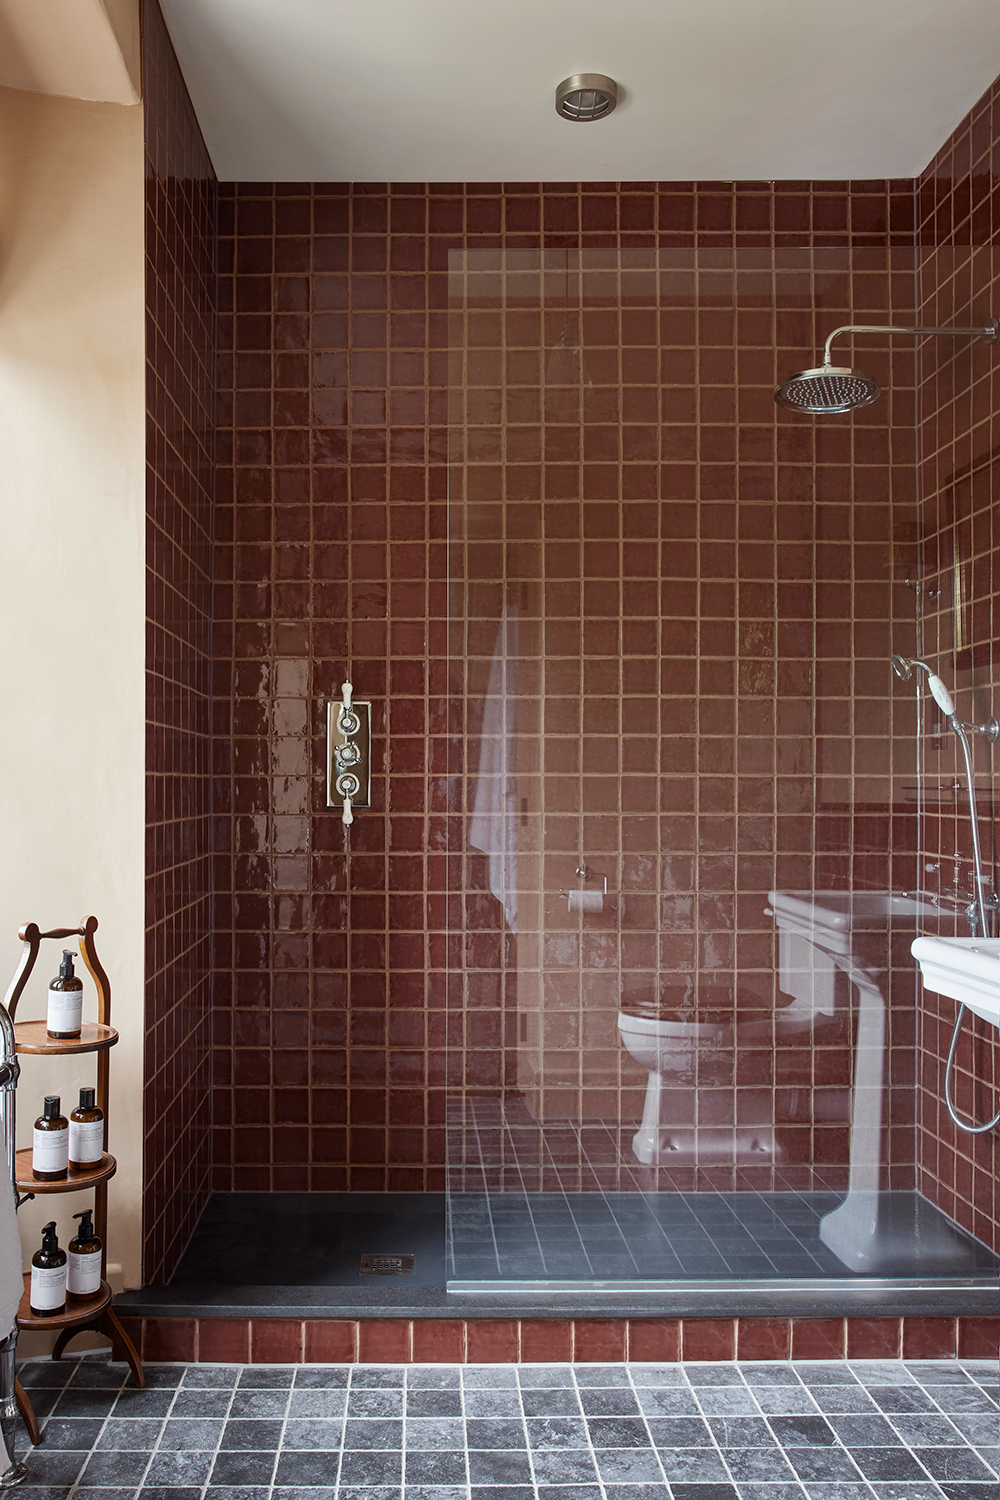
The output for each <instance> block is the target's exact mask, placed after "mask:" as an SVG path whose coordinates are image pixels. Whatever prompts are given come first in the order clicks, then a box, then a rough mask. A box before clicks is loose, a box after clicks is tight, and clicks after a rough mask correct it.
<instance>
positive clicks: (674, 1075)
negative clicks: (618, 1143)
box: [618, 1010, 727, 1166]
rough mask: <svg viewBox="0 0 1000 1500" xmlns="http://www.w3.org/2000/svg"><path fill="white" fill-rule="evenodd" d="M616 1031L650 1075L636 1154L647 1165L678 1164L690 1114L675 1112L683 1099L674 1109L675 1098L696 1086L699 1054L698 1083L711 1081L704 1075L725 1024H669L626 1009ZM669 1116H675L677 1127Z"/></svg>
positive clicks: (620, 1014) (635, 1140) (635, 1143)
mask: <svg viewBox="0 0 1000 1500" xmlns="http://www.w3.org/2000/svg"><path fill="white" fill-rule="evenodd" d="M618 1030H619V1031H620V1032H621V1037H622V1041H623V1042H624V1043H625V1046H626V1047H627V1048H628V1050H629V1052H630V1053H631V1054H632V1056H633V1057H634V1058H635V1060H636V1062H637V1063H641V1064H642V1066H643V1067H644V1068H648V1070H649V1082H648V1084H647V1085H646V1102H645V1105H644V1107H643V1111H642V1124H641V1125H640V1126H639V1129H638V1130H637V1131H636V1133H635V1135H634V1136H633V1137H632V1151H633V1154H634V1155H635V1158H636V1160H637V1161H641V1162H642V1163H643V1164H644V1165H645V1166H657V1165H660V1164H661V1163H662V1164H666V1163H668V1162H669V1161H670V1160H671V1158H672V1157H673V1158H674V1159H676V1152H677V1146H676V1140H675V1138H676V1136H677V1133H678V1132H677V1126H678V1124H681V1125H682V1128H683V1124H682V1122H686V1117H687V1110H686V1109H684V1108H682V1107H677V1106H679V1105H680V1100H676V1101H675V1108H674V1109H673V1110H671V1109H670V1099H671V1095H674V1094H680V1093H681V1092H683V1093H685V1094H687V1093H689V1092H690V1090H691V1089H693V1088H694V1087H695V1086H696V1084H697V1082H698V1080H699V1073H698V1068H697V1064H698V1055H699V1053H701V1062H702V1066H701V1073H700V1081H701V1082H702V1083H706V1082H708V1081H709V1080H708V1079H707V1078H706V1077H705V1070H706V1067H709V1068H710V1066H711V1049H712V1048H713V1047H718V1046H720V1045H722V1043H723V1041H724V1039H725V1035H726V1030H727V1028H726V1027H725V1026H724V1025H723V1024H722V1023H721V1022H719V1023H717V1022H704V1021H702V1022H698V1021H677V1020H673V1021H670V1020H664V1019H662V1018H661V1017H659V1016H657V1015H652V1014H651V1015H636V1014H635V1013H633V1012H629V1011H624V1010H622V1011H619V1012H618ZM686 1103H687V1100H685V1101H684V1104H686ZM671 1114H674V1115H675V1120H674V1124H673V1126H671V1124H670V1118H669V1117H670V1115H671ZM687 1123H690V1122H687Z"/></svg>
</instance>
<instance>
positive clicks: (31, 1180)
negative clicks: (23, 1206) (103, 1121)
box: [16, 1146, 118, 1193]
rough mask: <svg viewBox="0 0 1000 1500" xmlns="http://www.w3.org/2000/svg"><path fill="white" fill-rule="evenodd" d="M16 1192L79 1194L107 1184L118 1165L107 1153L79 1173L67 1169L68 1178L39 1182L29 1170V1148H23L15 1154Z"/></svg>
mask: <svg viewBox="0 0 1000 1500" xmlns="http://www.w3.org/2000/svg"><path fill="white" fill-rule="evenodd" d="M16 1171H17V1190H18V1192H19V1193H79V1192H80V1191H81V1190H82V1189H83V1188H89V1187H96V1186H97V1184H98V1183H99V1182H107V1180H108V1178H109V1177H113V1176H114V1175H115V1173H116V1172H117V1171H118V1163H117V1162H116V1161H115V1159H114V1157H113V1156H111V1155H110V1154H109V1153H108V1152H107V1151H105V1153H104V1155H103V1156H102V1157H101V1159H100V1161H98V1162H95V1163H94V1165H93V1166H92V1167H82V1168H81V1169H80V1170H79V1171H74V1170H73V1168H72V1167H70V1169H69V1176H68V1177H64V1178H61V1179H59V1180H58V1181H57V1182H40V1181H39V1180H38V1178H37V1177H36V1176H35V1175H34V1174H33V1173H32V1170H31V1147H30V1146H25V1148H24V1150H23V1151H19V1152H18V1153H17V1167H16Z"/></svg>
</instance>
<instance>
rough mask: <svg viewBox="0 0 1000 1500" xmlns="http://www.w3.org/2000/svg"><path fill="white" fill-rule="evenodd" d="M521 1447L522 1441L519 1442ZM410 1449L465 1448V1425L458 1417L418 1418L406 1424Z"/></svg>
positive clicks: (407, 1442) (408, 1447)
mask: <svg viewBox="0 0 1000 1500" xmlns="http://www.w3.org/2000/svg"><path fill="white" fill-rule="evenodd" d="M518 1441H519V1445H520V1442H521V1439H519V1440H518ZM406 1446H407V1449H410V1448H449V1449H452V1450H454V1449H456V1448H464V1447H465V1424H464V1423H463V1422H462V1421H461V1420H460V1419H459V1418H457V1417H418V1418H415V1419H414V1420H412V1421H409V1422H407V1424H406Z"/></svg>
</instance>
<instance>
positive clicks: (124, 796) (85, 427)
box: [0, 88, 145, 1352]
mask: <svg viewBox="0 0 1000 1500" xmlns="http://www.w3.org/2000/svg"><path fill="white" fill-rule="evenodd" d="M143 340H144V298H143V141H142V109H141V106H139V105H133V106H123V105H116V104H98V103H86V102H82V101H80V100H76V99H65V98H56V97H51V96H45V95H42V94H37V93H27V92H19V91H16V90H13V89H6V88H0V516H2V531H0V537H2V541H0V547H2V552H0V557H2V582H0V641H2V650H0V680H2V694H0V703H2V705H3V733H2V735H0V839H2V850H3V858H2V861H0V992H2V990H3V989H4V988H5V987H6V984H7V982H8V977H9V975H10V974H12V973H13V970H14V967H15V965H16V964H17V962H18V958H19V954H20V944H19V943H18V941H17V929H18V927H19V926H20V925H21V924H22V923H23V922H25V921H29V920H34V921H37V922H38V923H39V924H40V925H41V926H42V928H43V929H45V928H49V927H59V926H71V925H75V924H76V923H77V922H78V921H79V920H80V918H81V917H82V916H84V915H85V914H87V913H91V912H92V913H94V914H95V915H96V916H97V917H98V919H99V921H100V924H101V925H100V929H99V931H98V933H97V948H98V953H99V954H100V956H101V958H102V960H103V963H104V966H105V968H106V969H107V971H108V974H109V976H110V978H111V984H112V1003H113V1019H114V1022H115V1025H116V1026H117V1028H118V1029H119V1031H120V1032H121V1042H120V1043H119V1045H118V1046H117V1047H116V1048H114V1049H113V1051H112V1053H111V1092H112V1110H113V1114H112V1120H111V1149H112V1150H113V1152H114V1153H115V1155H116V1156H117V1158H118V1175H117V1177H115V1178H114V1179H113V1181H112V1183H111V1187H110V1204H109V1222H110V1226H111V1227H110V1233H109V1237H108V1251H109V1260H110V1261H112V1262H118V1263H120V1264H121V1265H122V1267H123V1268H124V1280H125V1282H126V1283H127V1284H129V1285H137V1284H138V1283H139V1281H140V1243H141V1235H140V1230H141V1223H140V1205H141V1173H142V1045H143V1043H142V1035H143V822H144V806H143V770H144V618H145V589H144V512H145V505H144V423H145V400H144V370H143V366H144V344H143ZM60 947H61V945H60V944H57V943H47V944H45V945H44V946H43V950H42V956H41V958H40V960H39V965H38V966H37V967H36V974H35V977H33V978H32V981H31V984H30V985H29V988H28V991H27V992H26V994H25V997H24V999H23V1001H22V1005H21V1008H20V1009H19V1012H18V1014H19V1016H22V1017H27V1016H31V1015H37V1016H40V1015H43V1014H44V1004H45V989H46V986H47V984H48V981H49V979H50V978H51V976H52V974H54V973H55V972H56V965H57V960H58V949H59V948H60ZM83 978H84V982H85V985H86V986H87V991H86V993H87V997H88V1005H89V1007H90V1013H91V1014H92V1013H93V999H94V997H93V986H92V985H91V983H90V979H89V976H88V975H87V974H86V971H85V970H84V971H83ZM84 1013H85V1015H86V1014H87V1013H88V1011H87V1009H85V1012H84ZM22 1061H23V1071H22V1074H21V1082H20V1086H19V1088H18V1091H17V1106H18V1144H19V1145H26V1144H29V1143H30V1128H31V1122H32V1120H33V1119H34V1117H35V1115H36V1114H37V1113H38V1112H39V1108H40V1105H41V1100H42V1096H43V1094H45V1093H48V1092H53V1093H59V1094H60V1095H61V1097H62V1099H63V1101H64V1110H65V1109H66V1107H67V1106H70V1107H71V1106H72V1104H73V1103H74V1102H75V1100H76V1091H77V1089H78V1088H79V1086H80V1085H81V1084H87V1083H91V1082H92V1081H93V1079H94V1073H95V1069H94V1060H93V1058H92V1057H88V1058H81V1059H79V1061H78V1062H76V1063H74V1062H73V1061H72V1060H64V1061H61V1062H59V1063H57V1062H56V1061H54V1060H53V1061H43V1060H41V1059H36V1058H24V1059H22ZM89 1201H91V1199H90V1195H86V1194H72V1195H67V1196H61V1197H59V1198H55V1199H53V1198H51V1197H50V1198H47V1199H35V1200H34V1202H32V1203H28V1204H26V1205H25V1206H24V1208H22V1210H21V1212H20V1214H19V1220H20V1222H21V1241H22V1247H23V1248H24V1250H25V1255H26V1257H27V1256H29V1255H30V1254H31V1252H32V1251H33V1250H34V1248H35V1247H36V1245H37V1243H38V1235H37V1231H38V1228H39V1226H40V1225H41V1224H42V1223H43V1222H44V1221H45V1220H46V1219H47V1218H49V1217H50V1215H54V1217H55V1218H56V1219H57V1222H58V1225H59V1235H60V1242H61V1243H63V1244H65V1242H66V1241H67V1240H68V1239H69V1238H70V1237H71V1232H72V1230H73V1228H74V1224H73V1220H72V1215H73V1214H74V1213H76V1212H78V1211H79V1210H80V1209H81V1208H84V1207H86V1206H87V1204H88V1202H89ZM26 1263H27V1262H26ZM24 1352H30V1351H28V1350H27V1349H25V1351H24Z"/></svg>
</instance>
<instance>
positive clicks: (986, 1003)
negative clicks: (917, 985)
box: [910, 937, 1000, 1026]
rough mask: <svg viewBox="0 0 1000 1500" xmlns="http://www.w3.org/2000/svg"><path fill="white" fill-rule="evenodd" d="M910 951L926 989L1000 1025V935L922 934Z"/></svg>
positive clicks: (985, 1019) (912, 944) (995, 1024)
mask: <svg viewBox="0 0 1000 1500" xmlns="http://www.w3.org/2000/svg"><path fill="white" fill-rule="evenodd" d="M910 952H911V953H912V954H913V957H914V958H915V959H916V960H917V962H918V963H919V965H920V973H921V975H922V976H923V981H924V988H925V989H928V990H933V991H934V993H935V994H937V995H947V996H948V998H949V999H950V1000H957V1001H958V1002H959V1004H960V1005H965V1006H968V1008H969V1010H973V1011H975V1013H976V1015H977V1016H982V1018H983V1020H984V1021H990V1022H992V1024H993V1025H994V1026H1000V938H971V937H968V938H960V937H918V938H916V939H915V940H914V942H912V943H911V944H910Z"/></svg>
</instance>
